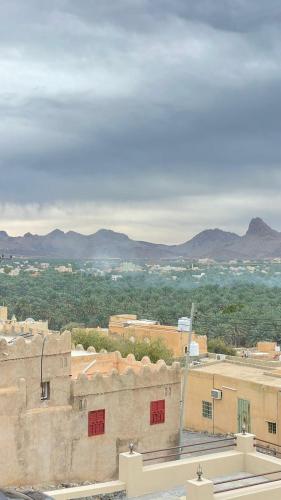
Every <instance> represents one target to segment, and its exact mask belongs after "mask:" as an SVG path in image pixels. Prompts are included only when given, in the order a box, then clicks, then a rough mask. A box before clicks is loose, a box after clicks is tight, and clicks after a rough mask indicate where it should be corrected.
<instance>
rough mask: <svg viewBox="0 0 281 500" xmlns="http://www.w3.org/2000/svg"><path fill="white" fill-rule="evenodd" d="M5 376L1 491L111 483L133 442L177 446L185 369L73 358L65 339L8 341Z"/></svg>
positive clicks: (3, 354) (2, 365)
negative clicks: (50, 485)
mask: <svg viewBox="0 0 281 500" xmlns="http://www.w3.org/2000/svg"><path fill="white" fill-rule="evenodd" d="M0 373H1V377H0V449H1V453H0V487H2V486H12V485H18V486H19V485H38V484H40V485H44V484H57V483H61V482H72V481H75V482H76V481H77V482H80V481H86V480H87V481H99V480H108V479H111V478H114V477H116V473H117V463H118V454H119V453H120V452H122V451H125V450H127V449H128V444H129V443H130V442H134V444H135V446H136V447H137V449H139V450H140V451H147V450H151V449H155V448H157V447H159V446H161V447H164V448H165V447H168V446H172V445H174V444H177V442H178V431H179V403H180V367H179V364H178V363H174V365H173V366H172V367H167V366H166V365H165V363H164V362H163V361H159V362H158V363H157V364H151V363H150V361H149V359H147V358H144V359H143V360H142V362H137V361H136V360H135V359H134V357H133V356H132V355H129V356H128V357H127V358H124V359H123V358H122V357H121V355H120V353H110V354H106V353H102V354H99V353H95V352H92V351H91V350H90V351H89V352H85V351H75V352H73V353H72V354H71V335H70V332H64V333H63V334H59V333H50V334H46V335H35V336H34V337H31V338H28V339H24V338H22V337H18V338H16V339H13V340H12V341H10V340H9V343H8V342H7V340H6V338H5V336H2V337H1V339H0Z"/></svg>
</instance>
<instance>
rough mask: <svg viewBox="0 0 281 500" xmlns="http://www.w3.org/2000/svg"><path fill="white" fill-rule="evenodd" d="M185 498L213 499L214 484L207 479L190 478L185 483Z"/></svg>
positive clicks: (193, 499) (192, 499)
mask: <svg viewBox="0 0 281 500" xmlns="http://www.w3.org/2000/svg"><path fill="white" fill-rule="evenodd" d="M186 498H187V500H213V499H214V484H213V482H212V481H210V480H209V479H205V478H203V477H202V478H201V479H200V480H199V479H191V480H190V481H187V483H186Z"/></svg>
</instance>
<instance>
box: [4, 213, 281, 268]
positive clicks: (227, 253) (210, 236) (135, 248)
mask: <svg viewBox="0 0 281 500" xmlns="http://www.w3.org/2000/svg"><path fill="white" fill-rule="evenodd" d="M0 252H1V253H2V254H7V253H9V254H12V255H15V256H24V257H45V258H74V259H76V258H78V259H80V258H81V259H91V258H121V259H140V258H155V259H161V258H171V259H173V258H177V257H183V258H190V259H198V258H212V259H215V260H230V259H234V258H242V259H258V258H274V257H281V232H278V231H276V230H274V229H272V228H271V227H270V226H269V225H268V224H266V223H265V222H264V221H263V220H262V219H261V218H260V217H255V218H253V219H252V220H251V221H250V223H249V226H248V229H247V231H246V233H245V234H244V235H242V236H239V235H238V234H236V233H233V232H229V231H224V230H222V229H219V228H214V229H205V230H203V231H201V232H200V233H198V234H196V235H195V236H194V237H193V238H191V239H190V240H187V241H185V242H184V243H180V244H177V245H167V244H161V243H150V242H148V241H138V240H133V239H131V238H129V236H128V235H126V234H124V233H119V232H116V231H113V230H111V229H104V228H102V229H99V230H98V231H96V232H95V233H92V234H88V235H85V234H81V233H79V232H76V231H67V232H64V231H62V230H60V229H54V230H53V231H51V232H49V233H47V234H46V235H38V234H32V233H30V232H28V233H25V235H24V236H9V235H8V233H7V232H6V231H0Z"/></svg>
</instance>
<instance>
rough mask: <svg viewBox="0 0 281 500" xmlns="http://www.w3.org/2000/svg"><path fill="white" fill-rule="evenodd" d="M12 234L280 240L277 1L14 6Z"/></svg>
mask: <svg viewBox="0 0 281 500" xmlns="http://www.w3.org/2000/svg"><path fill="white" fill-rule="evenodd" d="M0 14H1V30H0V75H1V85H0V113H1V120H0V173H1V182H0V224H1V229H5V230H7V231H8V232H9V233H10V234H23V233H24V232H26V231H31V232H38V233H45V232H48V231H49V230H51V229H53V228H54V227H60V228H61V229H64V230H69V229H75V230H78V231H81V232H85V233H91V232H95V231H96V230H97V229H99V228H101V227H107V228H111V229H114V230H116V231H124V232H126V233H127V234H129V236H131V237H133V238H136V239H147V240H150V241H162V242H171V243H173V242H181V241H184V240H186V239H188V238H189V237H191V236H192V235H193V234H195V233H196V232H198V231H200V230H202V229H205V228H206V227H218V226H219V227H221V228H223V229H229V230H233V231H237V232H239V233H242V232H244V231H245V230H246V225H247V223H248V219H249V218H251V217H252V216H257V215H259V216H261V217H263V218H265V220H266V221H267V222H269V223H270V224H271V225H273V226H274V227H275V228H276V229H279V230H281V220H280V217H279V214H280V210H281V197H280V188H281V168H280V166H281V148H280V142H281V137H280V135H281V30H280V23H281V5H280V1H279V0H267V2H265V1H264V0H217V1H214V0H196V1H194V0H83V1H77V0H48V1H47V2H38V0H25V1H24V2H23V1H22V0H2V1H1V3H0Z"/></svg>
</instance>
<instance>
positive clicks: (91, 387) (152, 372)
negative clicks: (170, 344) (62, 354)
mask: <svg viewBox="0 0 281 500" xmlns="http://www.w3.org/2000/svg"><path fill="white" fill-rule="evenodd" d="M114 354H115V356H116V358H118V361H119V363H117V368H112V369H111V370H110V371H109V372H108V373H102V372H100V371H96V372H95V373H93V374H92V375H87V374H85V373H80V374H79V375H78V377H77V379H76V380H72V383H71V390H72V395H73V397H77V396H87V395H89V394H105V393H108V392H115V391H121V390H125V389H136V388H142V387H146V388H147V387H155V386H157V385H171V384H180V378H181V369H180V364H179V363H176V362H175V363H173V364H172V366H167V365H166V363H165V361H163V360H159V361H158V362H157V363H156V364H153V363H151V362H150V360H149V358H147V357H145V358H143V359H142V361H136V360H135V358H134V356H133V354H129V355H128V356H127V358H122V357H121V355H120V353H114ZM124 365H127V366H125V367H124ZM121 367H122V368H121Z"/></svg>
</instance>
